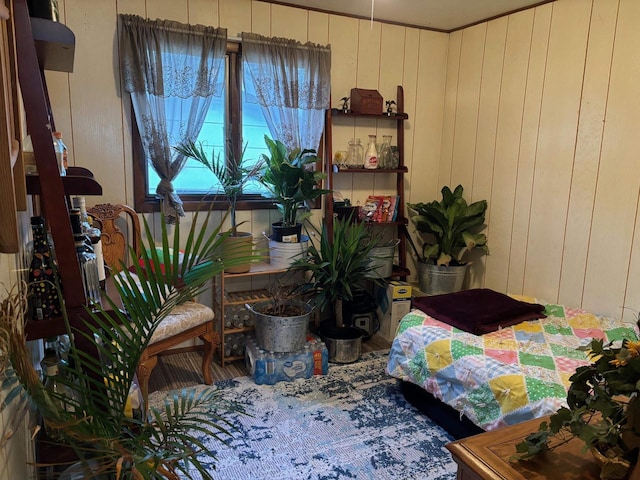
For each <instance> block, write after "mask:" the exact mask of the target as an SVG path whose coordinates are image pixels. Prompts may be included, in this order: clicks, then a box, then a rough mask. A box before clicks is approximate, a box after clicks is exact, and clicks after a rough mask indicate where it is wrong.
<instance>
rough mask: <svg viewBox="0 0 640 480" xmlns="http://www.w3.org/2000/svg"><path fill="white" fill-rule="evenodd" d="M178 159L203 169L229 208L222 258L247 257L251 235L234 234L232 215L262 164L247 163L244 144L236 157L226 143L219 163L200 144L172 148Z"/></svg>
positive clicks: (234, 270)
mask: <svg viewBox="0 0 640 480" xmlns="http://www.w3.org/2000/svg"><path fill="white" fill-rule="evenodd" d="M173 148H174V149H175V150H176V151H177V152H178V153H179V154H180V155H183V156H184V157H186V158H191V159H193V160H195V161H197V162H199V163H201V164H202V165H204V166H205V167H206V168H207V169H208V170H209V171H210V172H211V173H212V174H213V176H214V177H215V179H216V181H217V182H218V183H219V184H220V187H219V188H220V189H222V195H223V196H224V197H225V200H226V202H227V204H228V207H229V212H230V215H229V217H230V221H231V230H230V235H228V236H226V240H225V245H224V248H225V253H224V255H225V256H229V255H231V256H245V257H248V256H250V255H251V250H252V247H253V234H252V233H251V232H241V231H238V226H239V225H238V223H237V220H236V211H237V204H238V198H239V197H240V195H242V190H243V188H244V186H245V185H246V184H247V182H249V181H250V180H252V179H257V178H258V176H259V172H260V170H261V169H262V164H263V162H262V160H259V161H257V162H253V163H252V162H251V161H250V160H247V159H246V158H245V156H244V155H245V152H246V150H247V144H245V145H244V147H243V148H242V151H241V152H240V153H239V155H237V154H236V150H235V147H234V146H233V144H232V142H228V143H227V148H226V150H225V158H223V159H221V153H220V152H218V153H217V155H216V152H215V149H214V148H212V149H211V156H208V155H207V153H206V152H205V151H204V147H203V145H202V143H201V142H199V143H196V142H194V141H187V142H183V143H180V144H178V145H177V146H174V147H173ZM250 269H251V264H250V262H247V263H245V264H243V265H237V266H234V267H229V268H228V269H226V270H225V272H227V273H245V272H248V271H249V270H250Z"/></svg>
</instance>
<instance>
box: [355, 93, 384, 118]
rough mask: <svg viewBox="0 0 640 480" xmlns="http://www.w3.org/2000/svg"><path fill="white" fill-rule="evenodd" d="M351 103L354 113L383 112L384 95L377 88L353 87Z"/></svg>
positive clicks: (378, 113) (375, 113)
mask: <svg viewBox="0 0 640 480" xmlns="http://www.w3.org/2000/svg"><path fill="white" fill-rule="evenodd" d="M350 104H351V111H352V112H353V113H369V114H374V115H381V114H382V95H380V94H379V93H378V91H377V90H365V89H364V88H352V89H351V100H350Z"/></svg>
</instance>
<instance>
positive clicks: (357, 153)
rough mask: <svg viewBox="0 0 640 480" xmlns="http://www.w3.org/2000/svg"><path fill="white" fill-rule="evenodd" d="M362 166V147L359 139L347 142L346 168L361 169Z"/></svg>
mask: <svg viewBox="0 0 640 480" xmlns="http://www.w3.org/2000/svg"><path fill="white" fill-rule="evenodd" d="M363 164H364V147H363V146H362V143H360V139H359V138H352V139H351V140H349V148H348V150H347V166H348V167H350V168H362V166H363Z"/></svg>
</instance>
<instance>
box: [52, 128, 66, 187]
mask: <svg viewBox="0 0 640 480" xmlns="http://www.w3.org/2000/svg"><path fill="white" fill-rule="evenodd" d="M59 133H60V132H53V133H52V134H51V136H52V140H53V150H54V151H55V153H56V161H57V162H58V171H59V172H60V176H65V175H66V174H67V171H66V169H65V168H64V143H62V140H61V138H62V135H60V136H59V137H58V135H57V134H59Z"/></svg>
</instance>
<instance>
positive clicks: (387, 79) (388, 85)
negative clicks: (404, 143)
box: [373, 24, 406, 195]
mask: <svg viewBox="0 0 640 480" xmlns="http://www.w3.org/2000/svg"><path fill="white" fill-rule="evenodd" d="M405 30H406V28H405V27H400V26H397V25H388V24H382V25H381V32H380V77H379V81H378V88H377V90H378V92H380V95H382V101H383V103H382V108H383V110H384V109H386V105H385V103H384V102H385V101H387V100H393V101H396V100H397V98H396V96H397V90H398V85H402V72H403V69H404V49H405ZM396 127H397V125H396V123H395V122H391V121H386V120H381V121H378V125H377V129H376V135H377V138H376V141H377V143H380V144H381V143H382V140H383V139H382V137H383V135H391V145H397V143H398V138H397V133H398V132H397V128H396ZM378 153H380V152H378ZM373 180H374V190H373V191H374V192H375V193H376V195H395V194H396V193H395V192H396V180H397V178H396V176H395V175H384V174H383V175H375V178H374V179H373Z"/></svg>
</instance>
